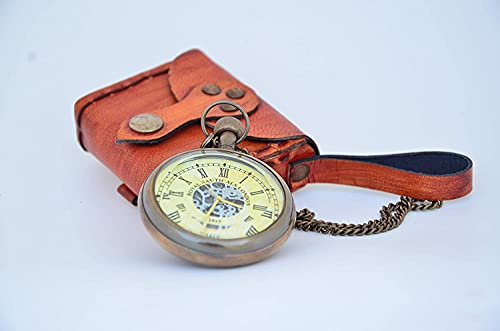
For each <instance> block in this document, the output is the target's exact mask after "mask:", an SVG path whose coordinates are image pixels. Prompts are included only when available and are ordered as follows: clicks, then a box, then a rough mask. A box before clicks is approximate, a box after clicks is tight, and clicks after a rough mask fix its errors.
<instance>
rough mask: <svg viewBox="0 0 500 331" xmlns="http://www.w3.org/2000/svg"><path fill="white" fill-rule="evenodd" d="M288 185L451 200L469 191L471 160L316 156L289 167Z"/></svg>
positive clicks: (429, 155)
mask: <svg viewBox="0 0 500 331" xmlns="http://www.w3.org/2000/svg"><path fill="white" fill-rule="evenodd" d="M290 165H291V166H290V172H289V181H288V182H289V183H290V186H291V189H292V190H296V189H297V188H300V187H302V186H304V185H306V184H308V183H335V184H344V185H353V186H360V187H365V188H370V189H375V190H380V191H385V192H390V193H395V194H399V195H406V196H410V197H412V198H415V199H421V200H451V199H456V198H460V197H463V196H465V195H467V194H468V193H470V192H471V191H472V161H471V159H469V158H468V157H467V156H465V155H461V154H456V153H449V152H418V153H404V154H392V155H374V156H349V155H316V156H313V157H310V158H306V159H302V160H299V161H295V162H293V163H291V164H290Z"/></svg>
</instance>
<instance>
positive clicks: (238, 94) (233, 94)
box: [226, 87, 245, 99]
mask: <svg viewBox="0 0 500 331" xmlns="http://www.w3.org/2000/svg"><path fill="white" fill-rule="evenodd" d="M226 95H227V97H228V98H231V99H241V98H243V97H244V96H245V90H243V89H240V88H239V87H233V88H230V89H229V90H227V92H226Z"/></svg>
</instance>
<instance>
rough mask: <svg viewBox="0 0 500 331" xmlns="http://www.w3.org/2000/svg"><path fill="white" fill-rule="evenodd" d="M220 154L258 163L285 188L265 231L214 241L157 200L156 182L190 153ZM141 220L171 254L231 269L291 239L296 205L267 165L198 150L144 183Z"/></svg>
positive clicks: (269, 252) (156, 171)
mask: <svg viewBox="0 0 500 331" xmlns="http://www.w3.org/2000/svg"><path fill="white" fill-rule="evenodd" d="M207 152H209V153H214V152H217V153H221V154H226V155H227V154H232V155H233V156H234V155H238V156H239V157H241V158H242V159H243V160H244V161H246V162H250V163H252V162H253V163H256V164H258V165H259V166H260V167H259V168H260V169H262V171H267V172H269V174H270V175H272V176H273V177H275V178H276V180H277V181H278V182H279V184H280V186H281V188H282V189H283V193H284V197H285V201H284V207H283V211H282V213H281V214H280V215H279V217H278V218H277V219H276V221H275V222H274V223H273V224H272V225H271V226H270V227H269V228H267V229H266V230H264V231H262V232H260V233H258V234H256V235H254V236H251V237H246V238H237V239H215V238H207V237H202V236H199V235H196V234H194V233H191V232H189V231H186V230H185V229H184V228H182V227H181V226H179V225H177V224H176V223H174V222H172V221H171V220H170V219H168V218H167V217H166V216H165V214H164V213H163V212H162V211H161V209H160V206H159V204H158V202H157V201H156V198H155V193H154V183H155V181H156V177H157V176H158V174H159V173H160V172H161V170H162V169H164V168H165V167H167V166H168V165H169V164H171V163H173V162H175V161H177V160H178V159H180V158H184V157H186V156H188V155H189V154H193V155H194V154H200V153H207ZM138 203H139V207H140V211H141V218H142V221H143V223H144V225H145V226H146V229H147V230H148V232H149V233H150V234H151V235H152V237H153V238H154V239H155V240H156V241H157V242H158V243H159V244H160V245H161V246H163V247H164V248H165V249H166V250H168V251H169V252H170V253H172V254H174V255H176V256H178V257H180V258H182V259H185V260H188V261H191V262H193V263H197V264H202V265H206V266H215V267H232V266H240V265H246V264H251V263H255V262H257V261H260V260H263V259H265V258H266V257H268V256H270V255H271V254H273V253H274V252H275V251H276V250H277V249H278V248H279V247H280V246H281V245H282V244H283V243H284V242H285V241H286V240H287V239H288V237H289V236H290V233H291V231H292V229H293V227H294V224H295V216H296V213H295V206H294V202H293V198H292V194H291V192H290V190H289V188H288V186H287V185H286V183H285V181H284V180H283V179H282V178H281V176H279V175H278V174H277V173H276V172H275V171H274V170H273V169H272V168H271V167H269V166H268V165H267V164H265V163H264V162H262V161H260V160H258V159H256V158H254V157H252V156H249V155H247V154H243V153H240V152H237V151H233V150H227V149H216V148H210V149H196V150H191V151H188V152H184V153H181V154H178V155H175V156H173V157H171V158H169V159H168V160H166V161H164V162H163V163H161V164H160V165H159V166H158V167H156V169H155V170H153V172H152V173H151V174H150V175H149V177H148V178H147V180H146V181H145V182H144V184H143V186H142V188H141V191H140V193H139V199H138Z"/></svg>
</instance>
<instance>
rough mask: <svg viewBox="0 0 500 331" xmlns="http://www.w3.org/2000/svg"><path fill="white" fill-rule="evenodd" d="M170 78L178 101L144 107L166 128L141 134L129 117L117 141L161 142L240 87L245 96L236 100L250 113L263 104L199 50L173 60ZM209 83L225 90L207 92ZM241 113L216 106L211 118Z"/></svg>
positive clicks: (247, 88) (196, 119)
mask: <svg viewBox="0 0 500 331" xmlns="http://www.w3.org/2000/svg"><path fill="white" fill-rule="evenodd" d="M167 77H168V82H169V85H170V91H171V92H172V94H173V96H174V97H175V99H176V100H177V103H174V104H167V103H165V105H164V106H161V107H159V108H156V109H151V110H143V112H146V113H149V114H154V115H156V116H159V117H160V118H161V119H162V120H163V123H164V125H163V127H162V128H161V129H160V130H158V131H156V132H154V133H148V134H144V133H138V132H135V131H133V130H131V129H130V128H129V125H128V120H129V119H126V120H124V121H123V122H122V123H121V125H120V128H119V130H118V132H117V134H116V142H117V143H125V142H126V143H138V144H141V143H143V144H144V143H146V144H151V143H157V142H160V141H162V140H163V139H165V138H166V137H167V136H168V135H169V134H171V133H173V132H174V131H176V130H177V129H179V128H181V127H183V126H185V125H187V124H190V123H193V122H197V121H199V120H200V117H201V114H202V112H203V110H204V109H205V108H207V107H208V106H209V105H210V104H211V103H213V102H215V101H218V100H221V99H228V97H227V96H226V92H227V91H228V90H229V89H233V88H239V89H242V90H243V91H245V94H244V96H243V97H241V98H239V99H236V100H232V101H234V102H236V103H238V104H239V105H241V106H242V107H243V108H244V109H245V110H246V111H247V112H248V113H249V114H251V113H253V112H255V111H256V110H257V107H258V105H259V103H260V100H259V98H258V96H257V95H256V94H255V92H254V91H253V90H252V89H251V88H250V87H248V86H246V85H244V84H242V83H241V82H240V81H238V80H237V79H235V78H234V77H233V76H231V75H230V74H229V73H228V72H227V71H225V70H224V69H222V68H221V67H220V66H218V65H217V64H215V63H214V62H213V61H211V60H210V59H209V58H208V57H207V56H206V55H205V54H203V53H202V52H201V51H199V50H191V51H188V52H186V53H184V54H182V55H180V56H178V57H177V58H176V59H175V60H174V61H172V62H171V63H170V66H169V70H168V74H167ZM207 84H215V85H217V86H218V87H219V88H220V90H221V91H220V93H218V94H217V95H209V94H206V93H204V92H203V90H202V88H203V87H204V86H205V85H207ZM166 88H167V87H166ZM139 97H140V96H139ZM142 97H147V96H142ZM237 114H238V112H237V111H236V112H224V111H222V110H221V109H220V108H219V107H215V108H214V109H213V110H212V111H211V112H210V115H209V116H210V118H211V119H214V118H215V119H216V118H220V117H223V116H233V115H237Z"/></svg>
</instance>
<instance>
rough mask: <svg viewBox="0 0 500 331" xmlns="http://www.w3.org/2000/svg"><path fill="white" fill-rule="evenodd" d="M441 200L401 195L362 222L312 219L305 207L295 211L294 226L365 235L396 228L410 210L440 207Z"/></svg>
mask: <svg viewBox="0 0 500 331" xmlns="http://www.w3.org/2000/svg"><path fill="white" fill-rule="evenodd" d="M442 205H443V201H427V200H417V199H414V198H410V197H408V196H402V197H401V198H400V200H399V201H398V202H396V203H390V204H388V205H387V206H383V207H382V208H381V209H380V219H375V220H370V221H368V222H367V223H363V224H345V223H334V222H326V221H323V220H317V219H314V216H315V215H314V213H313V212H312V211H310V210H309V209H307V208H304V209H302V210H300V211H298V212H297V221H296V223H295V228H296V229H298V230H301V231H311V232H318V233H322V234H330V235H332V236H365V235H369V234H377V233H383V232H386V231H389V230H392V229H395V228H397V227H398V226H400V225H401V223H403V221H404V219H405V216H406V214H408V213H409V212H410V211H412V210H420V211H423V210H432V209H437V208H441V206H442Z"/></svg>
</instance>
